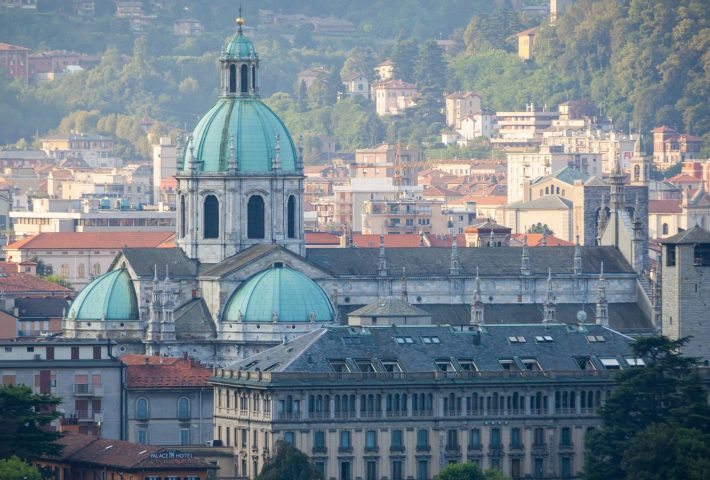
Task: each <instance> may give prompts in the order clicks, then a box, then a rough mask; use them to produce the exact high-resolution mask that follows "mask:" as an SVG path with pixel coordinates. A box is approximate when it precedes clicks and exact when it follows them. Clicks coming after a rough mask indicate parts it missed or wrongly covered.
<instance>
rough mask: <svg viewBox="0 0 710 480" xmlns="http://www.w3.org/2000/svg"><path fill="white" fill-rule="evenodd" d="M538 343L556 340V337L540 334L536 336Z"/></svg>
mask: <svg viewBox="0 0 710 480" xmlns="http://www.w3.org/2000/svg"><path fill="white" fill-rule="evenodd" d="M535 341H536V342H537V343H550V342H554V339H553V338H552V337H551V336H549V335H538V336H536V337H535Z"/></svg>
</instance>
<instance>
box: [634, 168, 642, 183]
mask: <svg viewBox="0 0 710 480" xmlns="http://www.w3.org/2000/svg"><path fill="white" fill-rule="evenodd" d="M640 179H641V167H639V166H638V165H634V181H636V182H638V181H639V180H640Z"/></svg>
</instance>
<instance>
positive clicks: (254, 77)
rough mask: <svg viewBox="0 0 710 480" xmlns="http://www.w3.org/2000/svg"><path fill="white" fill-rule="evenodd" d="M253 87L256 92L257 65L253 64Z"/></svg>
mask: <svg viewBox="0 0 710 480" xmlns="http://www.w3.org/2000/svg"><path fill="white" fill-rule="evenodd" d="M251 89H252V91H254V92H256V65H252V66H251Z"/></svg>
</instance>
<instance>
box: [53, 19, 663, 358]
mask: <svg viewBox="0 0 710 480" xmlns="http://www.w3.org/2000/svg"><path fill="white" fill-rule="evenodd" d="M237 23H238V30H237V32H236V34H235V35H234V37H233V38H232V39H231V41H230V42H229V43H228V45H227V46H226V48H224V49H223V51H222V53H221V55H220V57H219V62H220V78H221V83H220V95H219V98H218V99H217V101H216V103H215V104H214V106H213V107H212V108H211V109H210V110H209V111H208V112H207V113H206V114H205V115H204V116H203V117H202V119H201V120H200V121H199V122H198V123H197V125H196V126H195V128H194V130H193V132H192V134H191V135H190V137H189V139H188V141H187V142H186V145H185V148H184V152H183V154H182V157H181V159H180V161H179V162H178V168H177V172H176V175H175V176H176V179H177V199H178V200H177V204H178V205H177V212H176V215H177V222H176V230H177V231H176V238H175V243H176V246H175V247H174V248H125V249H123V250H122V251H121V252H119V254H118V255H117V257H116V258H115V260H114V262H113V264H112V267H111V269H110V270H109V271H108V272H107V273H105V274H104V275H102V276H100V277H97V278H95V279H94V280H93V281H92V282H91V283H90V284H89V285H87V286H86V287H85V288H84V289H83V290H82V291H81V292H80V294H79V295H78V296H77V298H76V300H75V301H74V302H73V304H72V305H71V307H70V308H69V310H68V312H67V313H66V316H65V320H64V335H65V336H66V337H69V338H101V339H111V340H112V341H114V342H116V343H117V351H118V352H119V354H121V355H123V354H126V353H147V354H153V355H168V356H178V355H182V354H188V355H190V356H192V357H194V358H197V359H199V360H201V361H202V362H204V363H206V364H210V365H228V364H231V363H233V362H235V361H237V360H239V359H242V358H245V357H246V356H249V355H251V354H255V353H259V352H261V351H263V350H265V349H266V348H270V347H273V346H275V345H278V344H280V343H284V342H288V341H290V340H291V339H293V338H295V337H297V336H300V335H304V334H307V333H309V332H312V331H314V330H317V329H320V328H322V327H324V326H329V325H338V324H347V323H348V315H349V314H350V313H351V312H355V311H356V310H360V311H361V312H362V308H363V307H365V306H371V308H369V309H368V310H367V311H368V312H369V313H368V315H369V316H368V321H369V322H371V323H373V324H376V323H377V322H378V315H379V316H380V317H379V318H380V324H383V323H385V322H387V324H389V323H394V322H395V320H392V319H393V318H397V317H398V315H397V314H396V312H395V314H392V312H389V313H388V311H386V310H388V308H389V307H391V306H393V305H394V306H397V305H399V308H405V309H406V308H407V306H409V307H412V308H411V309H412V310H413V311H417V312H419V313H420V314H421V317H422V318H427V321H428V322H430V323H434V324H441V325H470V324H484V323H491V324H530V323H545V324H551V323H568V324H578V323H594V324H600V325H604V326H608V327H610V328H613V329H615V330H617V331H620V332H623V333H628V334H644V333H649V332H653V331H654V322H656V321H657V316H658V314H657V311H658V305H656V303H654V301H653V300H654V295H653V293H652V292H651V290H650V289H649V288H648V287H647V286H646V284H645V283H644V281H643V277H642V276H641V275H639V274H640V273H641V272H640V270H641V269H642V268H643V265H645V260H644V258H645V255H644V254H643V251H644V250H643V247H644V246H645V241H646V240H645V238H646V237H644V228H641V226H640V225H641V224H640V223H639V221H638V218H636V219H635V218H633V215H632V214H631V213H630V211H629V210H628V209H627V208H626V202H625V200H624V182H623V176H621V173H620V171H619V170H617V171H616V172H615V175H613V176H612V178H611V184H612V185H611V198H610V199H609V200H610V201H609V206H608V208H607V207H606V206H604V205H602V208H601V209H600V210H599V211H600V212H601V213H600V215H601V216H602V217H603V218H600V220H599V225H598V228H597V237H598V239H599V240H598V245H595V246H588V245H584V246H583V245H580V244H579V242H577V245H576V246H574V247H537V248H530V249H528V247H527V244H525V245H524V246H523V247H522V248H511V247H476V248H458V246H457V245H456V243H455V242H454V243H453V244H452V245H451V247H450V248H397V249H385V247H384V244H383V242H382V241H381V242H380V243H381V244H380V247H379V248H353V247H346V248H319V249H311V250H307V249H306V245H305V240H304V226H303V201H304V200H303V199H304V188H303V182H304V175H303V152H302V148H301V147H300V146H297V145H296V144H295V143H294V141H293V138H292V137H291V135H290V133H289V131H288V129H287V128H286V126H285V125H284V123H283V122H282V121H281V119H280V118H279V117H278V116H277V115H276V114H275V113H274V112H273V111H272V110H271V109H269V107H267V106H266V105H265V104H264V103H263V102H262V101H261V99H260V96H259V67H260V65H259V64H260V58H259V56H258V55H257V53H256V50H255V49H254V46H253V44H252V43H251V42H250V40H249V39H248V38H247V37H246V36H245V34H244V32H243V29H242V24H243V20H242V19H241V18H239V19H238V21H237ZM646 198H647V195H646V196H644V197H643V201H644V202H645V201H646ZM642 209H643V208H637V209H636V212H639V211H641V210H642ZM636 217H638V213H636ZM646 236H647V235H646ZM393 298H397V299H398V301H396V302H393V301H391V299H393ZM402 306H404V307H402ZM378 312H379V313H378ZM380 314H381V315H380Z"/></svg>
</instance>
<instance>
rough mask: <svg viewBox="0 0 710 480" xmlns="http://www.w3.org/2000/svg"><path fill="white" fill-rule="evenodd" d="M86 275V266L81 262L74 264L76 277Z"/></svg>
mask: <svg viewBox="0 0 710 480" xmlns="http://www.w3.org/2000/svg"><path fill="white" fill-rule="evenodd" d="M84 277H86V267H85V266H84V264H83V263H80V264H79V265H77V266H76V278H84Z"/></svg>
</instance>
